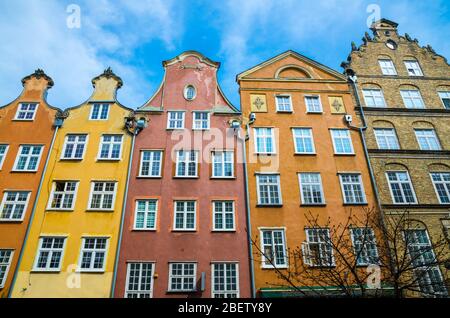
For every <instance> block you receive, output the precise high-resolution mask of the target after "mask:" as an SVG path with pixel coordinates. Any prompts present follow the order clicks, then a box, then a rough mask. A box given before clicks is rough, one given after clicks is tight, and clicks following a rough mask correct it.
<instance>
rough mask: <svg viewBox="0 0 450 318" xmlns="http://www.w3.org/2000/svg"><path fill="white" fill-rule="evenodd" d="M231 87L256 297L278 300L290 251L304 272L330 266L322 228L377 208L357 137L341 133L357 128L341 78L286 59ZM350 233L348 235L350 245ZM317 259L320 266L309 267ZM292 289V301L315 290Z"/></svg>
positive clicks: (290, 267) (292, 264)
mask: <svg viewBox="0 0 450 318" xmlns="http://www.w3.org/2000/svg"><path fill="white" fill-rule="evenodd" d="M237 81H238V83H239V86H240V96H241V105H242V116H243V121H244V124H246V127H247V136H248V141H247V146H246V147H247V148H246V151H247V162H248V164H247V165H248V168H247V169H248V191H249V203H250V211H251V212H250V214H251V224H252V245H253V252H252V253H253V259H254V262H253V266H254V272H255V285H256V290H257V295H258V296H262V297H264V296H286V295H289V292H291V291H292V289H293V288H292V286H290V284H291V283H292V281H295V280H289V279H287V276H290V275H293V274H295V272H296V268H297V261H298V260H296V259H295V257H293V256H294V254H295V253H296V251H297V252H298V255H302V257H300V261H301V262H303V263H304V265H305V266H306V265H311V266H317V267H321V268H322V267H323V268H327V267H329V266H328V265H330V266H334V265H335V264H331V263H334V257H335V256H336V255H334V256H333V252H330V251H329V250H328V249H327V244H326V242H327V241H326V240H327V236H329V234H330V231H329V230H330V229H329V228H327V227H328V226H329V227H333V226H337V225H339V224H344V223H346V222H347V220H348V219H349V217H350V216H351V215H358V214H361V218H363V214H366V212H365V211H367V210H368V209H376V207H377V203H376V198H375V194H374V190H373V187H372V184H371V178H370V174H369V169H368V165H367V161H366V157H365V155H364V149H363V145H362V141H361V138H360V133H359V131H358V130H357V129H350V127H349V124H350V123H351V125H352V126H359V125H360V123H359V122H358V119H357V118H356V116H355V112H354V104H353V99H352V96H351V93H350V91H349V86H348V83H347V80H346V78H345V77H344V76H343V75H342V74H340V73H338V72H336V71H334V70H332V69H330V68H328V67H326V66H324V65H321V64H319V63H317V62H315V61H313V60H311V59H308V58H306V57H304V56H302V55H300V54H298V53H296V52H292V51H288V52H285V53H283V54H280V55H278V56H276V57H274V58H272V59H270V60H268V61H265V62H263V63H261V64H259V65H257V66H255V67H253V68H251V69H249V70H247V71H245V72H243V73H241V74H239V75H238V76H237ZM348 115H350V116H352V118H351V119H352V120H353V121H351V120H350V117H349V116H348ZM345 118H347V121H346V120H345ZM311 219H315V220H316V221H315V222H311ZM313 225H314V226H313ZM317 226H319V227H317ZM351 231H353V230H351V229H350V230H349V232H351ZM355 233H356V232H355ZM355 233H353V232H352V233H348V234H349V237H351V238H352V240H353V239H355V237H356V236H357V235H356V234H355ZM375 237H376V238H374V241H376V240H377V239H378V237H377V235H375ZM317 252H319V254H320V253H321V254H322V256H323V258H324V263H323V264H315V262H317V259H316V258H314V260H313V259H312V258H311V256H312V254H314V253H317ZM328 252H330V253H328ZM334 253H335V252H334ZM373 253H376V251H373ZM335 254H336V253H335ZM328 255H329V256H330V264H328V263H327V261H325V259H326V258H327V257H328ZM319 261H320V260H319ZM313 263H314V264H313ZM363 263H364V262H362V264H361V265H368V264H363ZM366 263H368V262H366ZM296 282H300V283H299V286H298V289H296V288H294V289H295V290H297V291H299V290H301V289H304V288H306V289H308V286H309V287H314V284H316V283H314V282H307V281H303V282H302V280H301V279H298V280H297V281H296ZM286 293H287V294H286Z"/></svg>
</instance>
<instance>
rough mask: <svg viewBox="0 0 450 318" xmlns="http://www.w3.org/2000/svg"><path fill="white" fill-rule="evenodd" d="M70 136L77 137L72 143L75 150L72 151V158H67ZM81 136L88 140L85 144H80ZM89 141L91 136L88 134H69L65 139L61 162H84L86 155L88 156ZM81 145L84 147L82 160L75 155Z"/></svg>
mask: <svg viewBox="0 0 450 318" xmlns="http://www.w3.org/2000/svg"><path fill="white" fill-rule="evenodd" d="M69 136H75V138H76V139H75V141H73V142H72V141H71V142H70V143H71V144H73V145H74V147H73V149H72V153H71V156H70V157H66V156H65V154H66V148H67V144H68V143H69V141H68V139H69ZM80 136H85V137H86V139H85V141H84V142H80V141H79V137H80ZM88 140H89V135H88V134H67V135H66V137H65V139H64V147H63V150H62V152H61V157H60V160H83V159H84V155H85V154H86V149H87V145H88ZM79 145H83V154H82V155H81V157H80V158H75V157H74V154H75V153H76V149H77V147H78V146H79Z"/></svg>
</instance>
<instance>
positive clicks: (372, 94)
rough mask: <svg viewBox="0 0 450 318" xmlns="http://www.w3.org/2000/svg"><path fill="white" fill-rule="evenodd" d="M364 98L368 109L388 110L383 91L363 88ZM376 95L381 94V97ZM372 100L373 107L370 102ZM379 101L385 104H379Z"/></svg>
mask: <svg viewBox="0 0 450 318" xmlns="http://www.w3.org/2000/svg"><path fill="white" fill-rule="evenodd" d="M362 92H363V97H364V103H365V104H366V107H377V108H386V107H387V105H386V100H385V99H384V94H383V90H382V89H380V88H363V90H362ZM376 93H379V96H377V95H376ZM370 99H372V100H373V105H369V104H370V103H369V102H368V101H369V100H370ZM377 99H381V100H382V101H383V104H377V102H376V101H377Z"/></svg>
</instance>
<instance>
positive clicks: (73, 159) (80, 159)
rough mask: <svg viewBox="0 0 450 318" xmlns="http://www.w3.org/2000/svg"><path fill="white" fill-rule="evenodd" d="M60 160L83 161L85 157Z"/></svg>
mask: <svg viewBox="0 0 450 318" xmlns="http://www.w3.org/2000/svg"><path fill="white" fill-rule="evenodd" d="M59 161H69V162H70V161H76V162H78V161H83V158H60V159H59Z"/></svg>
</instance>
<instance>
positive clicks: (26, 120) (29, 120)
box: [11, 118, 34, 122]
mask: <svg viewBox="0 0 450 318" xmlns="http://www.w3.org/2000/svg"><path fill="white" fill-rule="evenodd" d="M11 121H19V122H33V121H34V119H16V118H14V119H12V120H11Z"/></svg>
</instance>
